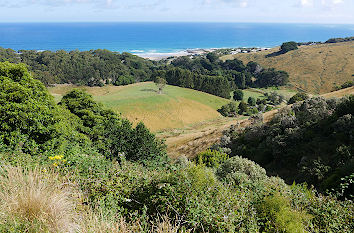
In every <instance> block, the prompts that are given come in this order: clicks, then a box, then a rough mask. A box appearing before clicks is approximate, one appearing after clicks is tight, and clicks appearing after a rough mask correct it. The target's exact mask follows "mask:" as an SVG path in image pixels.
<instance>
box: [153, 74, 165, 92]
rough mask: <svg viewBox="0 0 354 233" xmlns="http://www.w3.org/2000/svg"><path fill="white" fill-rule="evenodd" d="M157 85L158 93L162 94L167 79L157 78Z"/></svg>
mask: <svg viewBox="0 0 354 233" xmlns="http://www.w3.org/2000/svg"><path fill="white" fill-rule="evenodd" d="M155 84H156V86H157V87H158V89H159V90H158V93H159V94H161V93H162V89H164V87H165V86H166V84H167V82H166V80H165V79H163V78H160V77H157V78H156V80H155Z"/></svg>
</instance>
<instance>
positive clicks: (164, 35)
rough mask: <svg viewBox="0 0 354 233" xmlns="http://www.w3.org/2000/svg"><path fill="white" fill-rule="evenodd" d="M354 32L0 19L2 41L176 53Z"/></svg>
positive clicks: (329, 27) (303, 26)
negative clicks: (4, 20)
mask: <svg viewBox="0 0 354 233" xmlns="http://www.w3.org/2000/svg"><path fill="white" fill-rule="evenodd" d="M353 35H354V25H353V24H314V23H233V22H223V23H220V22H198V23H195V22H44V23H42V22H23V23H21V22H13V23H10V22H9V23H7V22H5V23H0V47H3V48H11V49H14V50H16V51H19V50H37V51H44V50H50V51H57V50H65V51H73V50H80V51H89V50H94V49H108V50H110V51H115V52H129V53H133V54H136V55H144V54H171V55H173V54H176V53H181V52H184V51H186V50H188V49H214V48H217V49H220V48H244V47H245V48H253V47H254V48H255V47H258V48H261V47H267V48H270V47H275V46H279V45H280V44H281V43H283V42H285V41H296V42H309V41H314V42H318V41H326V40H327V39H329V38H334V37H348V36H353Z"/></svg>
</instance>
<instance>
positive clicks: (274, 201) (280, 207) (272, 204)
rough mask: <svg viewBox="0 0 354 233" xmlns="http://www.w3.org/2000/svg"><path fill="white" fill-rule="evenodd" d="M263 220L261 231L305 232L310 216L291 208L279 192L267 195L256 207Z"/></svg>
mask: <svg viewBox="0 0 354 233" xmlns="http://www.w3.org/2000/svg"><path fill="white" fill-rule="evenodd" d="M257 211H258V215H259V218H260V219H261V221H262V222H263V224H262V227H261V231H262V232H289V233H296V232H297V233H302V232H306V226H307V225H308V224H309V222H310V219H311V216H310V215H309V214H307V213H306V212H304V211H296V210H294V209H292V208H291V206H290V201H289V200H288V199H287V198H286V197H283V196H280V195H279V194H277V193H276V194H275V195H271V196H267V197H266V198H264V200H263V201H262V203H261V204H260V205H259V206H258V208H257Z"/></svg>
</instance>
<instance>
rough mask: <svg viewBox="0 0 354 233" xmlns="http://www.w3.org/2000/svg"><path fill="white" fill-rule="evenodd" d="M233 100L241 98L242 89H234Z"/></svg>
mask: <svg viewBox="0 0 354 233" xmlns="http://www.w3.org/2000/svg"><path fill="white" fill-rule="evenodd" d="M234 100H236V101H241V100H243V91H242V90H240V89H237V90H235V91H234Z"/></svg>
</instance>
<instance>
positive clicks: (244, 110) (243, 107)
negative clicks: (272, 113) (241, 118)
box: [238, 101, 248, 115]
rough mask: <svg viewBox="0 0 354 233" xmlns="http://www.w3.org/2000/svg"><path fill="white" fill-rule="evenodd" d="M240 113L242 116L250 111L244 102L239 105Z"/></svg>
mask: <svg viewBox="0 0 354 233" xmlns="http://www.w3.org/2000/svg"><path fill="white" fill-rule="evenodd" d="M238 109H239V111H238V113H239V114H240V115H242V114H243V113H244V112H247V111H248V106H247V104H246V103H245V102H244V101H241V103H240V104H239V105H238Z"/></svg>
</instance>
